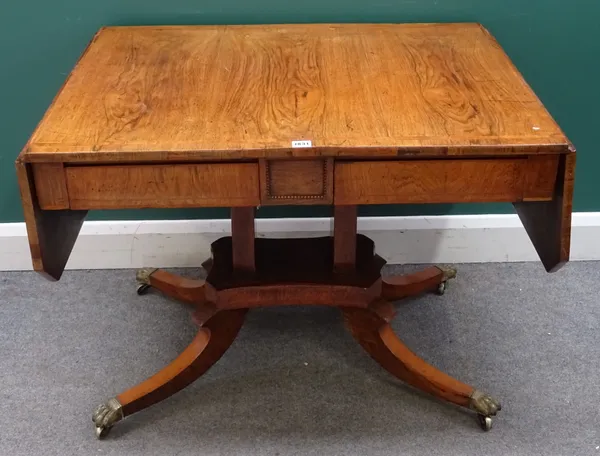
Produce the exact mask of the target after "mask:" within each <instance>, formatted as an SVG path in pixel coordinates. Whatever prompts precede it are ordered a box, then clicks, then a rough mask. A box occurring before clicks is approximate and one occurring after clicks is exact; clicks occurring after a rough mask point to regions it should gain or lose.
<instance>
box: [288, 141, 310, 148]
mask: <svg viewBox="0 0 600 456" xmlns="http://www.w3.org/2000/svg"><path fill="white" fill-rule="evenodd" d="M292 147H312V141H309V140H308V139H304V140H302V141H292Z"/></svg>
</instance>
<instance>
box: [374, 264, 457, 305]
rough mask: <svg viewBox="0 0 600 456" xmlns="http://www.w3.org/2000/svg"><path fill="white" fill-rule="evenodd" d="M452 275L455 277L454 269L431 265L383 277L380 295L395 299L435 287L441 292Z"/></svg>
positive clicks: (391, 299)
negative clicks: (406, 272)
mask: <svg viewBox="0 0 600 456" xmlns="http://www.w3.org/2000/svg"><path fill="white" fill-rule="evenodd" d="M454 277H456V269H451V268H441V267H438V266H431V267H429V268H427V269H424V270H422V271H419V272H415V273H414V274H407V275H401V276H391V277H384V278H383V280H382V287H381V297H382V298H385V299H388V300H390V301H396V300H398V299H402V298H407V297H409V296H415V295H418V294H421V293H423V292H425V291H428V290H435V289H437V290H438V293H440V294H443V292H444V288H445V284H446V282H447V281H448V280H450V279H452V278H454Z"/></svg>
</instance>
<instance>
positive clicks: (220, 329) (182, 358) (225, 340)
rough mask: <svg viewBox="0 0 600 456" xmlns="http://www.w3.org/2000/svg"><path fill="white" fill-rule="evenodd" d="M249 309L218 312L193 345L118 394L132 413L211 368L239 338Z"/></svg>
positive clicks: (124, 405) (169, 394) (190, 381)
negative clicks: (160, 368) (153, 373)
mask: <svg viewBox="0 0 600 456" xmlns="http://www.w3.org/2000/svg"><path fill="white" fill-rule="evenodd" d="M246 312H247V310H246V309H236V310H224V311H221V312H217V313H216V314H215V315H214V316H213V317H212V318H210V319H209V320H208V321H207V322H206V323H205V324H204V325H203V326H202V328H200V330H199V331H198V334H197V335H196V337H195V338H194V340H193V341H192V342H191V344H190V345H188V347H187V348H186V349H185V350H184V351H183V352H182V353H181V354H180V355H179V356H178V357H177V358H175V359H174V360H173V362H171V363H170V364H169V365H168V366H166V367H165V368H164V369H163V370H161V371H159V372H158V373H156V374H155V375H153V376H152V377H150V378H149V379H148V380H146V381H144V382H142V383H140V384H139V385H136V386H134V387H133V388H130V389H128V390H127V391H125V392H123V393H121V394H119V395H118V396H117V399H118V401H119V402H120V403H121V405H122V406H123V415H124V416H128V415H131V414H132V413H135V412H139V411H140V410H142V409H145V408H146V407H149V406H151V405H152V404H155V403H157V402H160V401H162V400H163V399H166V398H167V397H169V396H172V395H173V394H175V393H176V392H178V391H180V390H182V389H183V388H185V387H186V386H188V385H189V384H190V383H192V382H193V381H195V380H196V379H197V378H198V377H200V376H201V375H202V374H204V373H205V372H206V371H207V370H208V369H210V368H211V367H212V366H213V365H214V364H215V363H216V362H217V361H218V360H219V359H220V358H221V356H223V354H224V353H225V352H226V351H227V349H228V348H229V347H230V346H231V344H232V343H233V341H234V340H235V338H236V336H237V334H238V332H239V330H240V328H241V327H242V324H243V323H244V318H245V316H246Z"/></svg>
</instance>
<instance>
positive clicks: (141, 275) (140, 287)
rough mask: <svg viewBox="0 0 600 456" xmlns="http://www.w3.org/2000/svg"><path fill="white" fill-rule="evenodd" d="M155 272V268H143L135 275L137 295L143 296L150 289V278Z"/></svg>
mask: <svg viewBox="0 0 600 456" xmlns="http://www.w3.org/2000/svg"><path fill="white" fill-rule="evenodd" d="M156 271H157V269H156V268H144V269H140V270H139V271H137V272H136V274H135V280H136V282H137V288H136V291H137V294H138V295H140V296H141V295H143V294H146V292H147V291H148V290H149V289H150V276H151V275H152V274H154V273H155V272H156Z"/></svg>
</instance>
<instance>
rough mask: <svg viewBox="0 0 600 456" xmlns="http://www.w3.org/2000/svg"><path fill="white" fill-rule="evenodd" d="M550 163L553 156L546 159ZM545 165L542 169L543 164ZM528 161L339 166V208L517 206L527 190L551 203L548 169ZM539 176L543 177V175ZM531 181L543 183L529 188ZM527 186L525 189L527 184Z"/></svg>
mask: <svg viewBox="0 0 600 456" xmlns="http://www.w3.org/2000/svg"><path fill="white" fill-rule="evenodd" d="M544 159H546V160H550V161H551V162H552V163H551V165H552V164H554V165H556V162H555V161H554V160H553V158H552V157H549V158H548V157H547V156H546V157H544ZM543 163H544V162H543V161H542V165H543ZM538 165H539V163H538V162H533V163H532V162H530V161H528V160H527V158H499V159H491V158H490V159H447V160H404V161H376V162H375V161H362V162H339V163H336V165H335V196H334V200H335V204H340V205H341V204H392V203H459V202H501V201H505V202H514V201H521V200H523V198H524V192H525V187H526V186H527V190H528V192H529V193H532V194H534V195H535V197H536V199H538V200H550V199H552V196H553V191H554V189H553V185H547V183H546V182H547V181H548V177H547V174H550V175H551V176H553V175H554V176H555V171H554V174H552V173H553V171H552V168H551V167H550V169H549V173H548V170H547V169H546V167H545V166H538ZM540 174H541V175H540ZM531 182H536V183H537V182H541V183H542V185H536V186H535V187H534V188H533V189H532V188H531ZM526 184H527V185H526Z"/></svg>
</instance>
